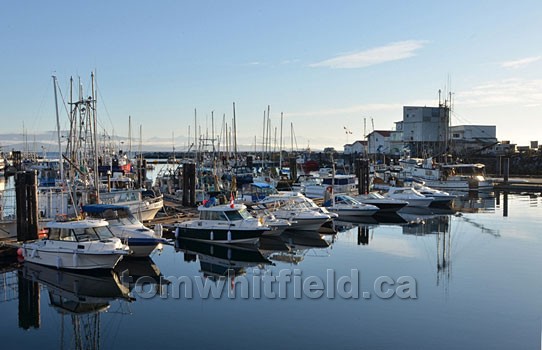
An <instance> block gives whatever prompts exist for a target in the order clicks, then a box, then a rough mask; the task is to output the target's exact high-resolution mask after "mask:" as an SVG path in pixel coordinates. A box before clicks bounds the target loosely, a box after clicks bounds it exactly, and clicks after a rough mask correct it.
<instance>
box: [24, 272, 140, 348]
mask: <svg viewBox="0 0 542 350" xmlns="http://www.w3.org/2000/svg"><path fill="white" fill-rule="evenodd" d="M40 285H41V286H43V287H44V288H46V289H47V293H48V296H49V305H50V306H51V307H52V308H53V309H55V310H56V311H57V312H58V313H59V314H60V315H61V334H60V335H61V339H60V348H64V346H66V347H68V348H76V349H98V348H100V347H101V346H102V345H103V344H102V340H101V337H100V333H101V323H100V314H101V313H102V312H104V311H106V310H108V309H109V308H110V304H111V302H113V301H114V300H118V299H123V300H130V297H129V294H128V293H129V290H128V288H127V287H126V286H124V285H122V284H121V283H120V280H119V277H118V275H117V274H116V273H115V272H113V271H107V272H103V273H93V274H83V273H77V272H73V271H63V270H57V269H54V268H50V267H46V266H42V265H37V264H32V263H28V262H26V263H24V265H23V266H22V268H21V269H20V271H19V286H18V289H19V324H20V327H22V328H25V329H27V328H29V327H34V328H39V327H40V301H39V300H40V297H41V295H40V294H41V293H40V292H41V288H40ZM65 318H67V319H68V320H69V324H68V325H66V323H65V321H66V320H65ZM70 331H71V332H73V334H72V335H71V336H70V335H68V334H69V333H70ZM66 338H67V339H71V340H72V341H73V344H65V342H66Z"/></svg>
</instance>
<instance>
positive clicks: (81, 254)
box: [22, 219, 130, 270]
mask: <svg viewBox="0 0 542 350" xmlns="http://www.w3.org/2000/svg"><path fill="white" fill-rule="evenodd" d="M46 228H47V230H48V238H46V239H40V240H36V241H30V242H25V243H23V245H22V253H23V257H24V259H25V260H26V261H29V262H32V263H36V264H41V265H46V266H53V267H56V268H58V269H60V268H62V269H77V270H93V269H112V268H113V267H115V265H116V264H117V263H118V262H119V261H120V260H121V259H122V258H123V257H124V256H126V255H128V254H130V250H129V248H128V246H127V245H125V244H122V242H121V240H120V239H119V238H117V237H115V236H114V235H113V233H112V232H111V230H110V229H109V227H108V223H107V221H105V220H88V219H85V220H77V221H64V222H61V221H51V222H49V223H47V224H46Z"/></svg>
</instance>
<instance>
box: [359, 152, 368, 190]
mask: <svg viewBox="0 0 542 350" xmlns="http://www.w3.org/2000/svg"><path fill="white" fill-rule="evenodd" d="M356 177H357V178H358V193H359V194H367V193H369V181H370V179H369V160H367V159H362V158H358V159H356Z"/></svg>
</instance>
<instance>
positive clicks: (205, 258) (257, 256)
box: [175, 238, 271, 280]
mask: <svg viewBox="0 0 542 350" xmlns="http://www.w3.org/2000/svg"><path fill="white" fill-rule="evenodd" d="M175 250H176V251H182V252H184V254H185V260H186V261H196V260H199V263H200V268H201V269H200V272H201V273H202V274H203V277H205V278H209V279H212V280H218V279H219V278H220V277H224V276H241V275H244V274H245V273H246V269H247V268H250V267H259V268H263V266H265V265H269V264H271V262H270V261H269V260H268V259H266V258H265V257H264V256H263V255H262V254H261V253H260V251H259V250H258V248H257V247H256V246H253V245H236V244H231V243H230V244H228V245H222V244H214V243H208V242H202V241H195V240H190V239H183V238H179V239H177V241H176V242H175Z"/></svg>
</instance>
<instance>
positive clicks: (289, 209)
mask: <svg viewBox="0 0 542 350" xmlns="http://www.w3.org/2000/svg"><path fill="white" fill-rule="evenodd" d="M309 201H310V202H309ZM259 203H260V204H261V205H264V206H265V207H266V208H267V209H269V210H270V211H271V212H272V213H273V215H275V216H276V217H277V218H279V219H285V220H288V221H289V222H290V224H291V226H290V227H289V229H291V230H306V231H318V230H319V229H320V227H321V226H322V224H324V223H325V222H327V221H330V220H331V218H332V216H333V217H335V216H336V215H337V214H334V213H330V214H329V215H328V214H326V213H325V212H323V210H326V211H327V209H325V208H321V207H318V206H316V204H314V202H312V201H311V200H310V199H308V198H306V197H305V196H303V195H300V194H294V195H272V196H268V197H266V198H264V199H263V200H262V201H260V202H259ZM310 203H312V204H314V207H313V206H312V205H311V204H310Z"/></svg>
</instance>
